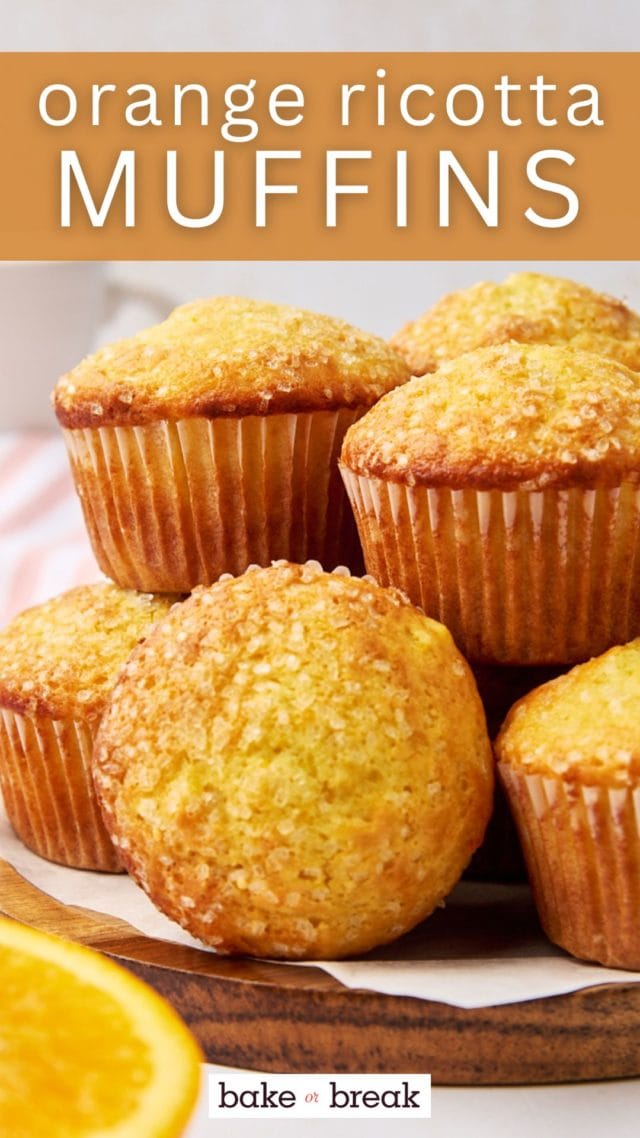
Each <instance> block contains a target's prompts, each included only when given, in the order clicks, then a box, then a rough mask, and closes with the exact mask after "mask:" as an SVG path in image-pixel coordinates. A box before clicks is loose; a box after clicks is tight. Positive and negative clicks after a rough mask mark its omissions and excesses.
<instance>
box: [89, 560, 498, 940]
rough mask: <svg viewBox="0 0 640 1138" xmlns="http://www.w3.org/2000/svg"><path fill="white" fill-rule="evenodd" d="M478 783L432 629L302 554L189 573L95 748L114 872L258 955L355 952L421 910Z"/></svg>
mask: <svg viewBox="0 0 640 1138" xmlns="http://www.w3.org/2000/svg"><path fill="white" fill-rule="evenodd" d="M491 784H492V770H491V758H490V747H489V744H488V739H487V734H486V728H485V724H484V715H483V711H482V705H481V703H480V700H479V697H478V695H477V691H476V689H475V685H474V683H473V680H472V677H471V673H470V671H469V668H468V666H467V664H466V663H465V661H464V660H463V658H462V657H461V656H460V654H459V653H458V651H457V649H456V648H455V646H454V643H453V640H452V638H451V636H450V634H449V632H448V631H447V629H446V628H444V626H443V625H441V624H438V623H436V622H435V621H432V620H429V619H428V618H427V617H425V616H424V615H423V614H422V613H421V612H420V611H419V610H418V609H415V608H414V607H413V606H412V605H410V604H409V602H408V601H407V600H406V598H405V597H403V596H402V594H400V593H399V592H397V591H396V590H393V589H383V588H381V587H379V586H378V585H376V584H375V583H374V582H373V581H371V580H370V579H358V578H351V577H349V576H348V575H345V571H342V572H341V571H334V572H333V573H331V574H328V573H323V572H322V570H321V569H320V566H319V565H317V563H314V562H308V563H307V564H306V565H304V566H300V565H292V564H289V563H287V562H278V563H276V564H275V565H274V566H272V567H271V568H268V569H256V568H253V569H250V570H248V571H247V573H245V574H244V575H243V576H242V577H239V578H235V579H232V578H228V577H227V578H224V579H221V580H220V581H219V582H217V583H216V584H215V585H213V586H211V587H209V588H206V589H202V588H201V589H198V590H196V592H195V593H194V594H193V595H192V596H191V597H190V598H189V599H188V600H187V601H185V603H184V605H181V606H180V607H179V608H178V609H175V610H174V611H173V612H172V613H171V614H170V615H169V617H168V618H167V620H166V621H164V622H163V623H162V625H159V626H158V627H157V628H156V629H155V631H154V632H153V633H152V634H151V635H150V636H149V637H148V638H147V639H146V641H145V642H144V644H142V645H141V647H140V648H139V649H137V650H136V652H135V653H134V654H133V656H132V657H131V659H130V660H129V662H128V663H127V665H126V667H125V669H124V671H123V674H122V677H121V679H120V681H119V683H118V685H117V686H116V689H115V692H114V696H113V701H112V703H111V705H110V709H109V711H108V712H107V714H106V715H105V718H104V719H103V722H102V725H101V729H100V735H99V740H98V745H97V750H96V786H97V790H98V794H99V797H100V799H101V801H102V805H103V808H104V809H105V810H106V814H105V818H106V821H107V826H108V828H109V831H110V833H111V834H112V836H113V837H114V838H115V843H116V845H117V846H118V848H119V850H120V851H121V854H122V857H123V859H124V861H125V864H126V865H127V868H128V869H129V870H130V872H131V873H132V874H133V875H134V877H135V878H136V879H137V880H138V881H139V882H140V883H141V884H142V885H143V887H144V888H146V889H147V890H148V891H149V893H150V895H151V897H152V899H153V900H154V901H155V902H156V904H158V905H159V906H160V907H161V908H162V909H163V910H164V911H165V912H167V913H169V915H171V916H173V917H174V919H176V920H178V921H179V922H180V923H182V924H184V925H185V926H186V927H188V928H189V929H190V930H191V931H192V932H194V933H195V935H197V936H201V937H202V938H203V939H204V940H206V941H207V943H210V944H214V945H215V946H216V947H218V948H220V949H222V950H224V951H235V952H250V953H254V954H258V955H272V956H292V957H299V956H315V957H319V956H320V957H321V956H324V955H329V956H331V955H335V954H340V955H345V954H346V953H348V952H356V951H360V950H362V951H364V950H365V949H367V948H369V947H371V946H372V944H375V943H382V942H384V941H387V940H390V939H393V938H394V937H395V936H398V935H399V933H400V932H402V931H404V930H405V929H406V928H408V927H410V926H411V925H412V924H414V923H416V922H417V921H418V920H420V919H422V917H424V916H426V915H427V913H428V912H430V911H431V909H432V908H433V907H434V905H435V904H436V903H437V901H438V900H439V899H440V898H441V897H442V896H443V895H444V894H445V893H446V892H448V890H449V889H450V888H451V887H452V885H453V883H454V881H455V880H456V879H457V877H458V876H459V875H460V873H461V872H462V869H463V867H464V865H465V864H466V862H467V861H468V859H469V857H470V856H471V853H472V849H473V847H474V846H475V845H476V844H479V842H480V840H481V836H482V833H483V831H484V826H485V824H486V821H487V818H488V815H489V812H490V809H491Z"/></svg>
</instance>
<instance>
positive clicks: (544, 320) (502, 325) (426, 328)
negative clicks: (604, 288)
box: [391, 273, 640, 375]
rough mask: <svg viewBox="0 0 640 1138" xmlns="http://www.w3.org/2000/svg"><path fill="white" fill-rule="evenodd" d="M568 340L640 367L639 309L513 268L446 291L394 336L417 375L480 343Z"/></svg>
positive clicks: (561, 281) (431, 369)
mask: <svg viewBox="0 0 640 1138" xmlns="http://www.w3.org/2000/svg"><path fill="white" fill-rule="evenodd" d="M512 340H516V341H518V342H519V343H522V344H566V345H569V346H571V347H574V348H581V349H584V350H586V351H589V352H594V353H595V354H596V355H601V356H606V357H608V358H610V359H614V360H618V362H619V363H622V364H625V365H626V366H627V367H629V368H632V369H633V370H634V371H638V370H640V316H638V315H637V313H635V312H632V311H631V310H630V309H629V308H627V306H626V305H625V304H624V303H623V302H622V301H621V300H616V299H615V297H611V296H605V295H603V294H602V293H598V292H594V291H593V290H592V289H590V288H587V287H586V286H585V285H580V284H576V283H575V282H574V281H568V280H563V279H562V278H560V277H551V276H546V275H545V274H542V273H514V274H512V275H511V276H510V277H507V279H506V280H505V281H503V282H502V283H501V284H495V283H494V282H493V281H481V282H480V283H479V284H476V285H474V286H473V287H472V288H467V289H462V290H460V291H459V292H453V293H450V294H449V295H448V296H444V297H442V299H441V300H439V301H438V303H437V304H435V305H434V306H433V308H430V309H429V310H428V311H427V312H425V313H424V315H423V316H421V317H420V318H419V319H418V320H414V321H411V322H410V323H409V324H406V325H405V327H404V328H402V329H401V330H400V331H399V332H398V333H396V335H395V336H393V337H392V339H391V344H392V346H393V347H394V348H396V350H397V351H398V352H400V353H401V354H402V355H403V356H404V358H405V359H406V361H407V364H408V365H409V368H410V370H411V372H412V374H413V375H424V374H426V373H428V372H433V371H436V369H437V368H438V367H439V366H440V365H441V364H442V363H445V362H446V361H447V360H451V359H454V358H455V357H456V356H459V355H462V353H463V352H470V351H473V350H474V349H475V348H482V347H487V346H488V345H490V344H504V343H508V342H509V341H512Z"/></svg>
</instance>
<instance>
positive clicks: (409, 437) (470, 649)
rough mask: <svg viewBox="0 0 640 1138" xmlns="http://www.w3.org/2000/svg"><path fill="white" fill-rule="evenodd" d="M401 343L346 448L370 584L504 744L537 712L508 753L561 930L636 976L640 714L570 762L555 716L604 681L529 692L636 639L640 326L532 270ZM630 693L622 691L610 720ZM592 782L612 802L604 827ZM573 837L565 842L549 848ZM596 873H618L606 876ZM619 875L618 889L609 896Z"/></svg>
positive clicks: (598, 731)
mask: <svg viewBox="0 0 640 1138" xmlns="http://www.w3.org/2000/svg"><path fill="white" fill-rule="evenodd" d="M392 343H393V344H394V345H395V346H396V347H397V348H398V349H399V350H400V351H402V353H403V354H404V356H405V358H406V360H407V362H408V364H409V366H410V368H411V370H412V372H414V373H415V374H416V376H417V377H418V378H414V379H412V380H411V381H410V382H409V383H408V384H406V385H404V386H403V387H402V388H401V389H399V390H397V391H396V392H393V393H391V394H389V395H388V396H386V397H384V398H383V399H382V400H380V402H379V403H378V404H377V405H376V406H375V407H374V408H373V409H372V411H371V412H369V414H368V415H367V416H365V418H364V419H363V420H362V421H361V422H360V423H358V424H357V425H355V426H354V427H353V428H352V429H351V430H350V431H349V432H348V433H347V437H346V439H345V443H344V447H343V451H342V457H341V466H342V472H343V477H344V479H345V484H346V487H347V490H348V493H349V497H350V499H351V503H352V506H353V508H354V512H355V515H356V518H357V521H358V528H359V532H360V537H361V540H362V545H363V548H364V553H365V561H366V565H367V569H368V570H369V572H370V573H372V574H373V575H374V576H375V578H376V579H377V580H378V581H379V582H381V583H384V584H393V585H395V586H397V587H399V588H401V589H402V590H403V591H404V592H405V593H406V594H407V596H409V598H410V599H411V600H412V601H413V602H414V603H415V604H417V605H420V606H421V607H422V608H423V610H424V611H425V612H426V613H428V614H429V615H431V616H433V617H436V618H437V619H438V620H442V621H443V622H444V623H445V624H446V625H447V626H448V627H449V629H450V630H451V631H452V633H453V636H454V639H455V640H456V643H457V644H458V646H459V647H460V648H461V650H462V651H463V652H464V654H465V656H466V657H467V658H468V659H469V661H470V662H471V664H472V666H473V667H474V670H475V672H476V675H477V677H478V679H479V682H480V685H481V688H484V690H485V692H486V693H487V695H488V696H489V699H490V701H491V706H490V708H489V720H490V723H491V726H492V727H493V729H494V732H495V729H497V728H498V727H499V725H500V722H501V720H502V719H503V718H504V715H505V713H506V711H507V709H508V707H509V705H510V703H512V702H513V700H514V699H515V698H517V697H518V696H522V695H524V696H525V697H524V700H523V702H522V703H520V704H519V707H518V710H517V712H514V713H513V716H512V718H511V719H510V720H509V721H508V723H507V725H506V726H505V728H504V729H503V732H502V734H501V736H500V738H499V740H498V744H497V754H498V757H499V759H501V760H502V761H503V764H504V766H503V767H502V770H503V772H504V779H503V781H504V785H505V787H506V790H507V793H508V795H509V797H510V798H513V799H514V803H515V814H516V820H517V822H518V824H519V827H520V831H521V836H522V841H523V846H524V851H525V855H526V858H527V865H528V870H529V874H530V877H531V879H532V884H533V887H534V892H535V894H536V896H537V898H538V899H539V904H540V910H541V915H542V919H543V922H544V924H545V927H546V928H547V931H548V932H549V935H550V936H551V937H552V939H554V940H556V941H558V942H559V943H561V944H565V945H566V946H567V947H568V948H569V949H570V950H571V951H573V952H576V953H577V954H578V955H584V956H586V957H589V958H593V959H602V960H605V959H606V960H609V961H611V960H615V961H616V962H618V963H620V962H625V961H626V963H628V964H631V966H632V967H635V966H637V961H638V959H640V956H639V955H638V952H637V951H636V952H635V956H634V955H633V953H632V954H631V955H630V953H629V939H628V932H626V933H625V934H624V935H622V942H623V946H622V947H620V946H618V948H619V951H618V950H615V949H613V948H612V939H615V938H614V933H613V931H612V922H611V920H610V919H609V917H610V914H611V912H612V911H613V912H615V911H619V912H620V913H622V911H623V910H629V909H630V906H631V903H630V902H629V900H628V897H627V895H626V894H627V893H628V888H627V889H626V892H625V893H624V896H623V893H622V892H621V889H622V887H621V885H620V882H621V881H622V880H625V881H627V882H628V881H629V880H631V882H632V883H633V889H632V896H633V898H635V897H636V893H637V891H638V889H639V888H640V883H639V882H638V880H637V849H638V841H639V839H638V833H637V826H636V828H635V830H634V829H633V827H631V828H630V825H627V824H626V823H625V824H624V825H622V823H621V822H620V818H621V817H622V816H623V815H624V817H625V818H626V817H627V814H629V817H632V816H633V794H634V793H635V791H634V786H635V782H634V776H633V773H632V772H633V770H634V763H635V758H634V759H631V758H630V755H631V752H629V750H628V747H627V744H628V736H629V733H630V727H629V723H628V721H627V720H625V716H628V715H629V709H630V706H631V704H632V701H631V700H630V699H626V700H622V701H621V702H620V708H619V711H620V717H621V721H620V723H618V721H617V720H616V717H615V714H614V715H613V716H612V715H611V714H609V715H608V716H606V717H605V716H604V715H603V716H602V717H601V722H600V724H599V725H598V726H596V727H594V729H593V730H592V731H591V732H590V733H589V734H588V735H587V737H586V739H584V740H583V739H582V738H581V736H580V733H579V731H577V732H576V737H575V740H574V746H573V747H571V746H570V743H569V740H568V738H567V733H566V732H565V735H564V736H563V748H562V751H561V753H560V754H559V755H555V756H554V755H553V753H552V754H551V755H548V753H547V749H548V748H553V747H554V746H555V735H554V716H555V715H558V716H566V717H567V719H568V720H569V721H571V722H572V723H574V724H575V723H576V722H577V717H576V715H575V712H574V709H573V708H572V705H571V701H572V699H573V698H574V691H575V690H579V691H580V692H581V695H580V698H581V699H586V700H588V699H589V687H588V683H587V684H585V679H584V678H583V673H581V674H580V675H581V678H580V680H579V681H578V680H575V682H574V680H573V679H570V680H569V679H568V680H567V681H566V684H564V683H563V682H562V681H561V680H556V681H555V683H556V684H557V685H558V686H557V687H556V688H554V689H553V690H554V692H555V693H557V699H556V698H555V696H554V698H553V699H552V698H551V696H549V699H548V700H547V698H546V696H544V697H541V701H540V702H539V703H537V702H536V697H534V696H531V697H527V696H526V695H525V693H526V692H527V690H528V689H529V688H531V687H534V686H536V685H537V684H540V683H541V682H544V680H545V679H547V680H550V677H552V676H555V675H557V673H558V672H559V671H563V670H564V671H566V669H567V668H568V667H569V666H571V665H573V664H576V663H579V662H581V661H585V660H588V659H589V658H590V657H593V656H596V655H598V654H599V653H602V652H604V651H605V650H606V649H609V648H611V646H612V645H617V644H624V643H625V642H626V641H629V640H631V639H632V638H633V637H635V636H638V634H639V633H640V557H639V556H638V551H639V548H640V547H639V537H640V508H639V495H640V489H639V483H640V382H639V380H638V374H637V373H638V371H639V370H640V317H638V316H637V315H636V314H634V313H632V312H630V311H629V310H628V309H627V308H626V307H625V306H624V305H623V304H622V303H621V302H619V301H616V300H612V299H610V298H608V297H603V296H599V295H597V294H595V293H593V292H591V291H590V290H589V289H587V288H584V287H582V286H579V285H575V284H573V283H572V282H569V281H563V280H556V279H554V278H549V277H545V276H541V275H537V274H531V273H522V274H516V275H514V276H512V277H510V278H509V279H508V280H507V281H505V282H504V284H502V285H493V284H480V285H477V286H476V287H475V288H471V289H469V290H466V291H464V292H461V293H456V294H453V295H451V296H448V297H445V298H444V299H443V300H442V301H440V302H439V304H437V305H436V306H435V308H433V309H432V310H431V311H429V312H427V313H426V314H425V315H424V316H423V317H422V318H421V319H419V320H417V321H416V322H414V323H413V324H410V325H408V326H407V327H406V328H404V329H403V330H402V331H401V332H400V333H398V335H397V336H395V337H394V339H393V340H392ZM628 651H631V650H628ZM635 659H636V657H635V656H634V655H633V654H632V655H630V656H629V657H628V660H629V662H630V664H631V663H632V661H634V660H635ZM628 670H629V671H631V668H629V669H628ZM591 674H592V673H590V672H587V673H586V674H584V675H585V677H586V675H591ZM594 674H600V673H598V672H597V669H596V671H595V672H594ZM603 674H607V675H608V674H609V672H608V671H605V672H603ZM583 684H585V686H584V687H583ZM542 690H543V691H544V690H545V689H542ZM560 693H562V694H560ZM618 695H619V693H617V692H616V691H615V690H613V691H611V692H610V696H611V700H612V706H613V702H614V701H615V700H616V699H618ZM565 700H566V701H567V703H566V705H565ZM529 705H531V712H529ZM543 707H544V708H545V709H547V708H551V707H553V709H554V712H553V714H550V716H549V718H550V722H549V724H548V725H547V723H546V717H547V711H546V710H545V712H544V713H543V714H542V715H541V716H540V717H539V718H538V719H536V720H535V721H536V723H537V726H538V733H537V738H536V744H535V761H534V760H533V759H532V757H531V755H527V752H526V747H525V746H524V744H523V742H522V740H523V739H526V740H527V741H530V736H529V733H528V731H527V729H526V728H527V725H528V724H529V714H531V716H532V717H534V716H535V714H536V712H535V711H534V708H535V709H539V708H543ZM491 721H492V722H491ZM516 723H517V724H518V727H519V736H518V738H519V745H518V747H517V748H515V747H513V746H512V736H513V734H514V732H515V725H516ZM632 726H633V724H632ZM547 727H548V731H549V735H548V737H547V738H545V732H546V730H547ZM635 729H636V730H637V729H640V715H636V718H635ZM631 733H632V732H631ZM533 734H534V733H533V732H532V735H533ZM599 736H602V746H601V747H599V748H597V752H598V754H600V752H602V756H601V757H602V761H599V762H598V763H596V764H595V767H596V768H597V771H598V775H597V778H596V783H595V784H594V782H593V778H594V775H593V769H594V767H593V763H592V761H591V759H592V756H591V749H592V748H593V746H594V740H596V739H597V738H598V737H599ZM620 737H622V738H623V739H624V743H622V744H621V743H616V742H615V740H616V739H619V738H620ZM612 740H613V742H612ZM583 744H584V746H583ZM567 753H569V756H570V757H569V759H567ZM633 754H634V755H635V754H636V752H635V751H633ZM545 755H546V765H545ZM571 756H573V758H571ZM590 756H591V757H590ZM620 756H623V757H622V758H621V757H620ZM625 756H626V757H625ZM520 763H521V764H522V765H523V766H524V767H525V769H526V770H529V766H528V764H531V769H532V770H535V771H536V775H538V776H539V775H540V774H541V772H543V775H544V774H545V773H546V774H550V773H553V774H554V775H556V776H558V774H560V773H561V774H562V778H563V779H564V784H563V785H564V786H565V790H566V788H567V785H568V786H569V790H567V793H566V795H565V797H564V799H563V802H564V804H565V808H566V809H567V810H568V811H569V808H568V806H567V803H571V804H572V805H571V810H570V811H569V812H568V813H567V814H566V815H565V817H564V819H563V820H561V819H562V815H561V812H560V811H559V808H557V807H556V805H555V803H556V798H555V797H553V799H552V801H551V802H550V801H547V800H546V799H545V796H544V794H541V793H540V792H539V787H537V789H535V788H534V787H533V786H532V785H530V784H529V783H528V782H526V786H527V788H528V797H527V796H526V795H525V793H524V790H523V788H522V785H521V783H520V782H519V781H518V779H517V776H516V771H517V769H518V765H519V764H520ZM527 777H528V776H527ZM582 785H584V786H586V787H589V788H591V787H594V786H595V785H597V786H598V787H601V788H602V787H605V788H607V789H609V790H611V792H612V794H613V797H606V796H605V797H604V798H601V799H599V800H598V801H599V805H598V809H597V811H596V812H595V813H594V812H592V816H591V823H590V824H589V825H586V823H585V822H584V818H585V817H586V815H585V806H584V798H583V797H581V796H580V794H579V793H578V792H577V790H576V788H580V787H581V786H582ZM549 793H550V792H549ZM620 794H622V796H623V798H624V802H623V803H622V804H621V801H620ZM625 795H626V797H625ZM525 799H526V801H527V803H528V806H527V808H525V806H524V805H523V803H524V802H525ZM605 803H606V806H605ZM607 809H608V811H609V814H607V813H606V810H607ZM625 812H626V813H625ZM533 818H535V819H536V825H533V823H532V819H533ZM540 819H542V821H540ZM558 826H562V828H563V834H564V837H563V839H562V840H560V839H558V840H557V841H555V843H554V846H553V850H550V843H549V835H550V834H553V835H556V828H557V827H558ZM578 830H579V831H580V833H581V834H582V836H583V840H582V844H581V845H580V846H579V848H578V847H577V846H576V845H575V844H574V846H573V847H572V852H570V850H569V848H566V849H565V848H564V847H565V845H566V837H567V834H572V833H574V834H575V833H576V832H577V831H578ZM634 843H635V845H634ZM632 849H635V850H636V853H632V852H630V851H631V850H632ZM506 852H507V854H508V852H509V847H508V846H507V847H506ZM565 853H566V858H567V860H566V861H563V854H565ZM600 863H602V864H603V865H605V866H607V867H608V869H607V871H605V872H602V871H601V870H599V871H598V873H597V874H596V873H595V870H594V866H596V865H600ZM621 864H624V865H625V866H626V869H625V870H624V871H623V872H617V873H616V874H614V873H613V871H612V868H611V867H612V866H613V865H617V866H618V867H619V866H620V865H621ZM563 866H564V872H565V875H566V876H565V887H564V888H563V887H561V884H560V882H561V881H562V880H563V878H562V868H563ZM502 868H504V867H502ZM507 868H508V867H507ZM607 874H608V876H609V880H610V882H611V889H612V893H610V895H609V896H608V897H606V898H605V900H602V898H601V897H600V894H601V892H602V882H603V880H606V879H607ZM578 882H580V886H579V887H578V884H577V883H578ZM614 882H615V883H617V884H616V885H615V887H614V884H613V883H614ZM616 890H617V893H616ZM585 897H591V898H592V904H591V905H589V906H586V903H585ZM594 898H595V899H594ZM552 899H553V900H552ZM631 907H632V906H631ZM586 909H588V910H589V912H590V913H591V915H592V918H593V919H592V922H591V929H590V932H589V934H588V935H587V934H586V933H584V931H583V933H582V934H581V935H576V936H573V935H571V936H567V935H566V934H565V931H564V930H565V929H566V928H573V926H574V925H576V924H579V923H580V921H582V926H581V927H582V928H583V930H584V913H585V911H586ZM558 911H560V912H561V916H557V913H558ZM551 913H553V914H554V915H553V916H551V915H550V914H551ZM607 914H608V916H607ZM605 917H606V919H605ZM624 923H625V922H624V920H623V919H622V917H620V919H619V921H618V924H619V926H620V925H621V924H624ZM627 924H628V921H627ZM559 930H561V931H559ZM625 937H626V939H625ZM635 939H636V943H637V942H638V940H639V939H640V933H639V932H636V933H635ZM625 946H626V947H625ZM632 961H635V963H631V962H632Z"/></svg>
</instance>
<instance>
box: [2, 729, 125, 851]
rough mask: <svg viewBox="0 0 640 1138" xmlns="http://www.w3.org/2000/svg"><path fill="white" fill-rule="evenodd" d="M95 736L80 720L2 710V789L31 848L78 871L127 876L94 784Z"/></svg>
mask: <svg viewBox="0 0 640 1138" xmlns="http://www.w3.org/2000/svg"><path fill="white" fill-rule="evenodd" d="M93 742H94V732H93V731H92V730H91V728H90V727H88V726H87V724H86V723H83V722H81V721H79V720H74V719H63V720H55V719H49V718H47V717H45V716H43V715H34V716H23V715H19V714H17V713H15V712H13V711H9V710H7V709H6V708H2V709H1V710H0V785H1V786H2V794H3V798H4V802H5V807H6V811H7V815H8V817H9V821H10V822H11V825H12V826H13V828H14V830H15V832H16V834H17V835H18V837H19V838H20V839H21V840H22V841H23V842H24V844H25V845H26V846H28V847H29V849H31V850H33V851H34V852H35V853H37V854H40V856H41V857H45V858H48V859H49V861H56V862H59V863H60V864H62V865H68V866H72V867H74V868H76V869H99V870H104V871H107V872H111V873H118V872H122V866H121V864H120V859H119V857H118V854H117V852H116V850H115V849H114V847H113V845H112V843H111V839H110V838H109V835H108V834H107V831H106V830H105V828H104V824H103V822H102V816H101V814H100V809H99V807H98V803H97V800H96V797H95V793H94V790H93V782H92V779H91V769H90V763H91V754H92V750H93Z"/></svg>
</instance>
